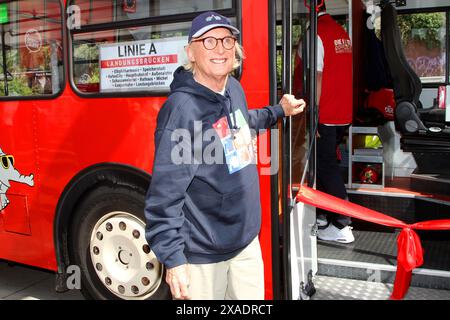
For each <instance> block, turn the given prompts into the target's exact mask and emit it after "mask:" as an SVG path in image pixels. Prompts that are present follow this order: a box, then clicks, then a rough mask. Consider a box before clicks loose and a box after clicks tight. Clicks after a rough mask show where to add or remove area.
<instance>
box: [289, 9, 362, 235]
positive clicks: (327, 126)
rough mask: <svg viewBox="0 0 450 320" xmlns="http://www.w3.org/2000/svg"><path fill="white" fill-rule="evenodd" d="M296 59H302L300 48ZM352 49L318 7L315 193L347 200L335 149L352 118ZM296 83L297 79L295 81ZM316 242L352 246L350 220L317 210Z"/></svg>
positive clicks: (346, 39) (348, 40) (330, 19)
mask: <svg viewBox="0 0 450 320" xmlns="http://www.w3.org/2000/svg"><path fill="white" fill-rule="evenodd" d="M298 50H299V52H298V55H299V57H301V50H302V46H301V45H299V49H298ZM352 65H353V62H352V45H351V41H350V38H349V36H348V34H347V32H346V31H345V30H344V28H342V27H341V26H340V25H339V24H338V23H337V22H336V21H335V20H334V19H333V18H332V17H331V16H330V15H329V14H328V13H326V8H325V4H323V6H322V7H320V11H319V17H318V36H317V104H318V105H319V124H318V133H317V175H316V176H317V189H318V190H320V191H323V192H326V193H328V194H331V195H333V196H336V197H339V198H341V199H348V197H347V191H346V188H345V183H344V180H343V178H342V176H341V173H340V170H339V166H338V159H337V152H336V150H337V147H338V145H339V143H340V141H341V140H342V137H343V135H344V132H345V130H346V128H347V127H348V126H349V125H350V124H351V122H352V118H353V114H352V111H353V106H352V101H353V84H352ZM297 80H298V79H297ZM317 224H318V226H319V230H318V238H319V239H321V240H325V241H337V242H340V243H351V242H353V241H354V240H355V238H354V236H353V233H352V231H351V227H350V224H351V219H350V218H349V217H347V216H343V215H338V214H335V213H332V212H328V211H324V210H320V209H317Z"/></svg>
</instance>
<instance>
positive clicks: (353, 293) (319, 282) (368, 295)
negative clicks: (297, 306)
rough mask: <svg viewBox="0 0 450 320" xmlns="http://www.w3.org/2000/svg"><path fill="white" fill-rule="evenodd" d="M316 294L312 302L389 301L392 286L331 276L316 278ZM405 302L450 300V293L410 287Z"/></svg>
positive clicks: (317, 276)
mask: <svg viewBox="0 0 450 320" xmlns="http://www.w3.org/2000/svg"><path fill="white" fill-rule="evenodd" d="M314 284H315V287H316V294H315V295H313V296H312V298H311V300H387V299H389V298H390V296H391V293H392V284H384V283H379V282H371V281H364V280H355V279H346V278H339V277H330V276H319V275H316V276H315V277H314ZM405 300H450V291H447V290H436V289H426V288H418V287H414V286H412V287H410V288H409V290H408V293H407V294H406V296H405Z"/></svg>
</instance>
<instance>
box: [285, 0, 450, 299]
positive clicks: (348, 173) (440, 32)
mask: <svg viewBox="0 0 450 320" xmlns="http://www.w3.org/2000/svg"><path fill="white" fill-rule="evenodd" d="M318 2H320V1H318ZM326 3H327V11H328V12H329V13H330V14H331V15H332V16H333V17H334V18H335V19H336V20H338V21H342V25H343V26H344V27H346V28H348V29H347V30H348V32H349V34H350V35H351V39H352V47H353V60H354V61H353V89H354V98H353V108H354V119H353V125H352V126H351V127H350V128H349V130H348V133H347V135H346V139H345V140H344V142H343V143H342V144H341V145H340V146H339V150H340V151H341V155H342V160H341V163H340V167H341V169H342V175H343V177H344V178H345V181H346V187H347V192H348V194H349V201H350V202H352V203H356V204H359V205H361V206H363V207H365V208H369V209H372V210H376V211H378V212H381V213H384V214H386V215H388V216H389V217H391V218H395V219H398V220H401V221H403V222H405V223H407V224H411V225H412V224H415V223H419V222H424V221H429V220H436V221H440V220H442V221H444V220H448V218H449V217H450V201H449V200H450V198H449V195H450V193H449V183H448V182H449V179H448V178H447V172H448V170H449V165H448V161H446V160H445V159H446V157H447V156H448V149H447V144H448V142H449V141H450V140H449V138H448V137H447V136H446V132H447V130H448V124H447V123H445V121H444V122H435V123H434V124H431V123H430V121H427V120H426V119H429V118H427V115H428V116H429V115H430V114H435V115H436V119H440V118H439V117H440V115H442V114H445V111H446V110H445V107H447V108H448V105H446V104H445V103H441V104H439V102H440V101H443V100H442V99H443V98H442V95H441V93H440V92H441V91H442V87H446V86H448V82H449V76H448V75H449V71H448V70H449V64H448V46H449V42H448V37H449V35H448V30H449V7H448V6H445V5H442V3H438V2H430V3H429V4H428V3H427V6H428V7H427V8H422V6H419V4H418V3H419V1H412V0H411V1H403V4H401V3H400V2H399V1H397V2H396V3H394V4H389V3H387V2H386V1H381V2H380V1H363V2H361V1H349V2H347V1H342V2H340V1H326ZM389 6H391V7H389ZM343 8H344V10H342V9H343ZM392 17H396V20H392ZM383 19H384V22H383ZM419 20H420V21H423V22H422V24H420V25H419V24H416V23H417V21H419ZM386 21H391V22H392V21H396V22H395V24H394V25H393V24H392V23H390V24H389V23H386ZM427 21H428V22H427ZM430 21H434V22H435V23H434V24H433V23H430ZM311 25H312V24H311ZM370 27H371V28H372V29H371V28H370ZM366 29H367V30H366ZM392 29H399V30H400V31H401V32H400V35H401V37H402V38H401V39H400V40H398V39H397V40H395V41H394V40H392V41H394V42H392V44H391V45H389V43H390V42H389V32H390V30H391V31H392ZM419 29H420V30H419ZM446 30H447V31H446ZM368 31H370V32H373V33H372V34H371V35H368V33H370V32H368ZM418 34H423V35H426V36H424V37H419V36H418ZM433 35H434V36H433ZM371 36H375V37H376V39H378V40H377V41H378V42H376V45H374V42H370V41H372V40H374V39H373V37H372V39H371V38H369V37H371ZM399 41H401V44H400V45H398V46H397V47H398V48H399V50H400V49H402V50H401V51H396V52H394V53H389V51H388V50H386V47H389V48H391V47H393V46H394V44H398V43H399ZM312 43H314V42H312ZM378 45H379V48H381V49H380V50H381V51H379V54H380V55H381V56H382V57H383V59H386V64H385V68H386V73H389V74H390V75H391V76H392V79H390V80H389V81H388V82H387V83H386V84H385V86H384V87H382V88H379V89H378V90H376V91H375V92H376V93H377V94H380V92H378V91H379V90H381V89H382V91H381V93H382V94H386V95H387V96H388V98H386V96H385V98H386V99H384V100H383V99H379V98H378V100H377V99H376V101H377V102H376V104H380V103H381V104H382V108H379V109H378V112H380V110H382V111H384V113H383V112H381V114H377V113H376V112H374V107H376V106H377V105H376V104H373V101H374V100H373V98H374V94H373V92H370V91H369V90H368V88H370V84H371V83H370V81H372V84H373V80H374V79H375V77H376V76H379V74H378V75H377V74H374V73H373V72H371V68H370V67H371V66H372V64H373V60H369V59H373V55H374V50H375V49H374V47H377V46H378ZM313 46H314V45H312V47H313ZM383 48H384V49H383ZM414 48H416V49H414ZM419 48H420V50H421V51H420V52H421V54H422V56H421V57H422V58H420V57H418V56H417V55H418V53H417V52H416V51H417V50H419ZM415 50H416V51H415ZM396 56H404V60H405V61H406V62H407V63H408V65H409V67H408V66H406V65H405V64H403V63H402V64H401V66H403V67H404V69H407V70H408V72H407V74H408V75H409V74H411V72H414V74H415V75H416V76H417V78H416V77H415V76H411V77H414V79H418V81H419V82H420V83H419V84H416V86H418V87H420V89H421V91H420V90H419V91H415V93H414V94H416V93H417V92H418V96H417V100H418V101H419V102H418V103H417V105H416V107H417V108H418V110H419V111H418V112H417V113H418V114H419V116H418V118H416V119H419V120H420V122H416V123H418V124H419V127H420V126H422V124H423V126H424V128H425V129H423V128H422V127H420V128H422V129H420V130H419V131H420V132H418V131H415V132H407V130H406V126H407V125H406V126H405V123H408V124H411V125H414V123H413V122H408V121H409V120H411V119H405V118H402V113H401V112H400V111H398V110H401V108H400V109H399V106H400V107H401V103H402V100H401V98H399V97H400V96H401V93H399V92H398V91H399V90H402V89H401V88H402V83H403V82H404V81H405V80H404V77H405V75H403V76H402V75H401V74H399V73H400V72H401V71H398V70H397V66H398V65H399V63H397V64H395V63H392V61H395V58H396ZM312 57H315V55H312ZM378 57H380V56H378ZM419 58H420V59H419ZM402 59H403V58H402ZM313 60H314V59H311V58H309V59H308V61H309V62H310V63H314V61H313ZM423 61H435V62H436V63H435V64H432V65H430V64H427V65H428V67H430V68H431V67H433V68H431V69H432V70H431V69H430V68H429V69H428V71H427V72H428V73H427V72H426V70H424V69H423V68H424V65H423V64H421V62H423ZM410 69H411V70H412V71H410ZM399 88H400V89H399ZM440 88H441V89H440ZM389 94H390V98H389ZM375 96H376V95H375ZM434 99H436V101H435V103H434V107H431V108H430V106H432V105H433V100H434ZM380 101H383V102H380ZM413 102H414V101H413ZM419 103H420V104H419ZM439 105H441V107H439ZM312 106H314V104H313V103H311V102H310V103H309V107H310V109H309V111H311V109H313V107H312ZM426 106H428V107H426ZM390 108H392V110H391V109H390ZM438 108H441V110H437V109H438ZM389 112H390V115H389V114H388V113H389ZM377 118H378V119H377ZM380 118H382V119H380ZM311 123H313V122H311ZM402 123H403V124H402ZM434 126H436V127H434ZM419 127H417V128H419ZM405 130H406V131H405ZM433 131H435V132H433ZM291 141H293V138H292V139H291ZM288 163H289V162H288ZM305 181H307V179H305ZM310 181H313V180H310ZM301 182H302V181H300V183H301ZM306 184H307V182H306V183H305V184H300V186H301V185H306ZM293 185H295V183H294V184H293ZM352 226H353V233H354V235H355V242H354V243H352V244H341V243H337V242H328V241H318V242H317V251H316V254H317V273H316V274H314V272H313V273H312V274H313V275H314V277H313V282H314V284H315V287H316V288H315V289H316V291H317V294H316V295H314V296H313V298H316V299H380V298H386V299H387V298H389V295H390V292H386V291H384V292H383V290H386V287H387V288H389V290H391V289H392V286H391V284H393V283H394V280H395V277H396V270H397V266H398V260H397V259H398V254H399V249H398V246H397V241H398V238H399V236H400V231H401V230H400V229H398V228H392V227H386V226H383V225H378V224H374V223H369V222H366V221H365V220H364V217H361V219H359V218H354V219H353V223H352ZM302 228H303V229H302V231H301V233H302V235H304V236H306V235H310V234H311V228H310V227H309V226H308V227H306V226H304V225H303V226H302ZM417 234H418V236H419V237H420V239H421V244H422V246H423V249H424V255H423V264H422V265H420V266H419V267H418V268H416V269H414V270H413V271H412V279H411V286H412V288H411V290H410V292H411V296H409V297H408V296H407V298H411V299H417V297H418V296H421V297H422V298H423V299H427V298H431V297H435V298H436V297H439V298H440V299H448V297H449V295H448V290H449V289H450V286H449V279H450V277H449V275H450V274H449V271H450V269H449V267H448V266H449V265H450V264H449V262H448V259H447V258H448V254H447V253H446V252H448V250H449V248H450V234H449V232H448V231H436V230H421V231H418V232H417ZM293 245H294V241H292V242H291V246H293ZM291 259H292V254H291ZM301 259H303V261H306V259H304V258H301ZM292 270H293V269H292ZM292 270H291V271H292ZM299 274H301V272H299ZM333 281H337V282H339V281H340V282H339V285H344V286H345V289H346V293H344V292H342V290H341V291H340V289H338V288H337V287H334V285H332V283H337V282H333ZM292 284H293V285H294V281H292ZM325 284H327V285H325ZM374 284H375V285H374ZM376 284H387V285H386V286H384V287H382V286H379V287H377V288H378V289H379V291H376V290H378V289H376V290H375V291H372V293H373V295H370V294H369V295H364V296H363V295H362V294H363V293H362V292H365V290H368V291H370V290H373V288H374V287H376ZM324 285H325V286H326V287H327V290H329V291H327V293H326V294H324V291H323V288H324ZM354 286H359V287H358V290H355V287H354ZM341 288H342V287H341ZM361 288H363V289H362V290H361ZM436 289H437V290H440V291H433V290H436ZM380 292H381V293H380ZM435 294H436V295H435ZM297 297H298V296H297ZM292 298H293V299H295V297H292Z"/></svg>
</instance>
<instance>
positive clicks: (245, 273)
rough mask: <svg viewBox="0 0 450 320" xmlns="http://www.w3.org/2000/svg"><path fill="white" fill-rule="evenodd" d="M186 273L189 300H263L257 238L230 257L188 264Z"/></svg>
mask: <svg viewBox="0 0 450 320" xmlns="http://www.w3.org/2000/svg"><path fill="white" fill-rule="evenodd" d="M189 274H190V282H189V292H190V295H191V299H193V300H263V299H264V265H263V260H262V256H261V247H260V245H259V240H258V237H256V238H255V239H254V240H253V241H252V242H251V243H250V244H249V245H248V246H247V247H246V248H245V249H244V250H242V251H241V253H239V254H238V255H237V256H236V257H234V258H232V259H230V260H227V261H222V262H218V263H210V264H190V265H189Z"/></svg>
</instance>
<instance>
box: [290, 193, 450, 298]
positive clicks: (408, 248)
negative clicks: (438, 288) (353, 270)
mask: <svg viewBox="0 0 450 320" xmlns="http://www.w3.org/2000/svg"><path fill="white" fill-rule="evenodd" d="M297 201H300V202H303V203H306V204H309V205H311V206H314V207H317V208H321V209H324V210H328V211H332V212H336V213H339V214H342V215H345V216H349V217H352V218H357V219H361V220H365V221H369V222H372V223H376V224H381V225H384V226H388V227H393V228H400V229H402V231H401V232H400V235H399V236H398V239H397V251H398V254H397V272H396V274H395V281H394V290H393V292H392V295H391V299H393V300H399V299H403V298H404V297H405V295H406V293H407V292H408V288H409V286H410V283H411V276H412V271H413V270H414V269H415V268H417V267H420V266H421V265H422V264H423V249H422V244H421V242H420V238H419V236H418V235H417V233H416V232H415V231H414V229H416V230H450V220H430V221H422V222H418V223H415V224H412V225H409V224H406V223H405V222H403V221H401V220H398V219H395V218H393V217H390V216H388V215H385V214H383V213H380V212H378V211H375V210H371V209H368V208H366V207H362V206H360V205H357V204H355V203H351V202H348V201H346V200H343V199H340V198H336V197H334V196H331V195H329V194H326V193H323V192H320V191H318V190H314V189H311V188H309V187H307V186H302V187H301V188H300V191H299V193H298V195H297Z"/></svg>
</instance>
